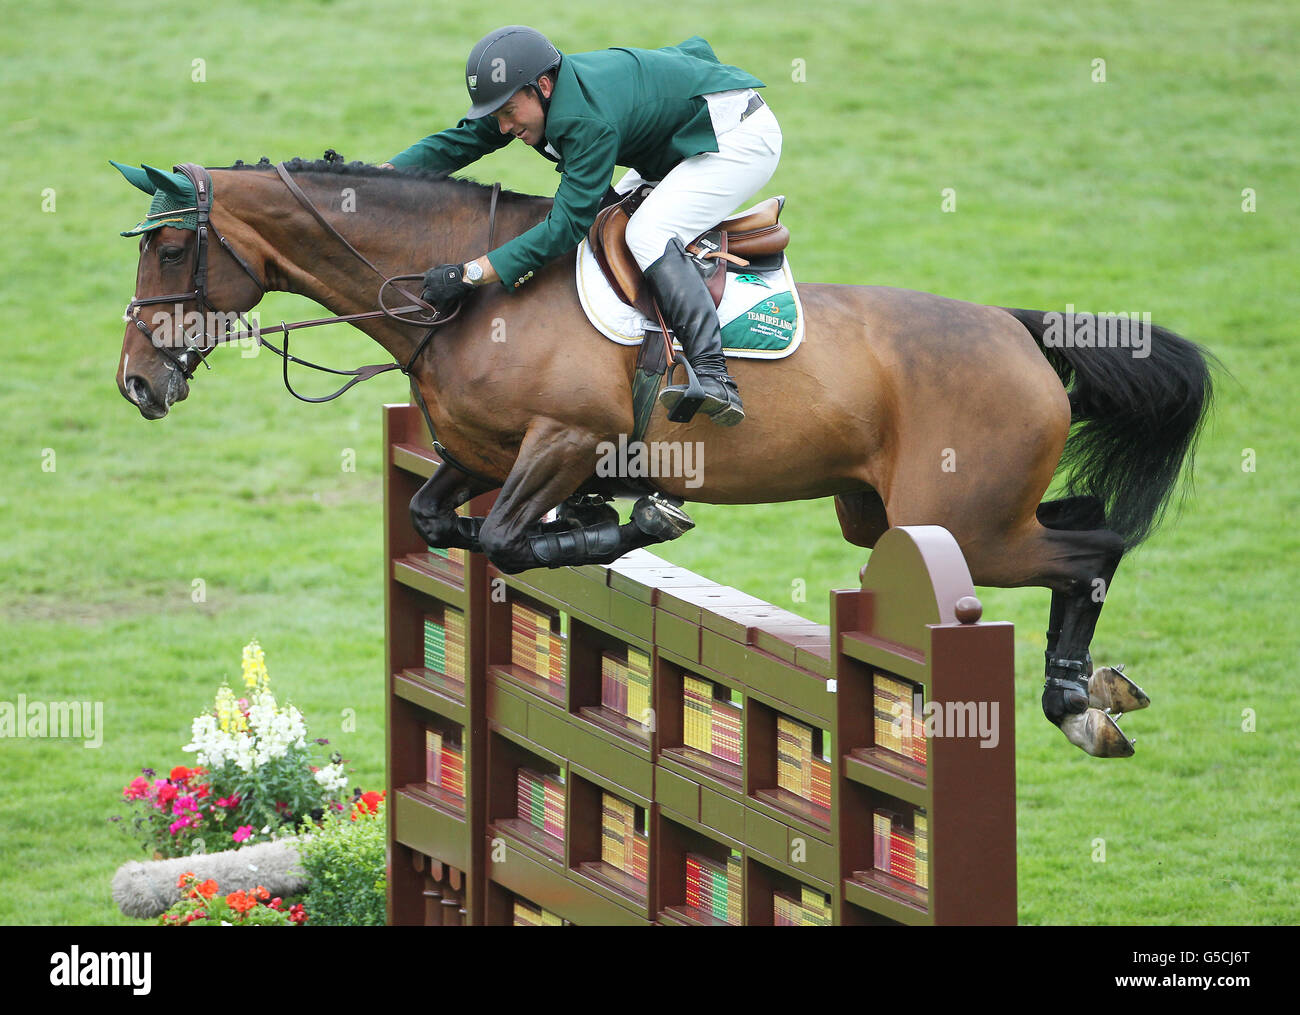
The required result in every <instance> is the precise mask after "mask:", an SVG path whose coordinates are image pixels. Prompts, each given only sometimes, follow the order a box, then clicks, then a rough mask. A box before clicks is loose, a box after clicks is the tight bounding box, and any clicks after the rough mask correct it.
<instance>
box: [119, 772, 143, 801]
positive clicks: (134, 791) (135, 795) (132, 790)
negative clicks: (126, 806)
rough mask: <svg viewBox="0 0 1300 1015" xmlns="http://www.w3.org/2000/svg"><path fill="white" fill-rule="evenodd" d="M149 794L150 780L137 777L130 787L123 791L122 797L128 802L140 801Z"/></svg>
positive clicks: (141, 776) (140, 776)
mask: <svg viewBox="0 0 1300 1015" xmlns="http://www.w3.org/2000/svg"><path fill="white" fill-rule="evenodd" d="M148 792H149V780H148V779H146V778H145V777H144V776H143V775H137V776H136V777H135V778H134V779H132V780H131V783H130V785H128V786H127V787H126V789H124V790H122V795H123V796H124V797H126V798H127V799H128V800H139V799H140V797H142V796H145V795H146V794H148Z"/></svg>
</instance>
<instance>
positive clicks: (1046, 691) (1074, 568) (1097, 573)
mask: <svg viewBox="0 0 1300 1015" xmlns="http://www.w3.org/2000/svg"><path fill="white" fill-rule="evenodd" d="M1037 517H1038V521H1039V522H1040V523H1041V525H1042V526H1043V528H1042V530H1041V532H1042V541H1043V542H1044V543H1045V544H1046V547H1047V549H1048V558H1049V559H1048V561H1047V565H1048V569H1049V573H1048V574H1047V575H1046V578H1047V580H1046V581H1045V582H1044V584H1046V585H1047V586H1048V587H1049V588H1051V590H1052V611H1051V619H1050V620H1049V622H1048V629H1047V652H1046V673H1045V681H1044V688H1043V712H1044V714H1045V715H1046V716H1047V718H1048V719H1050V720H1051V721H1052V722H1054V723H1055V724H1056V725H1057V726H1059V727H1060V728H1061V731H1062V732H1063V733H1064V734H1065V735H1066V737H1067V738H1068V739H1069V740H1070V742H1071V743H1073V744H1075V745H1076V746H1078V747H1081V748H1082V749H1083V750H1085V751H1087V752H1088V753H1089V754H1091V755H1094V756H1096V757H1112V758H1113V757H1129V756H1130V755H1132V753H1133V746H1132V743H1131V742H1130V741H1129V740H1128V739H1127V738H1126V737H1124V735H1123V733H1122V732H1121V731H1120V729H1119V727H1118V726H1117V725H1116V724H1115V722H1114V720H1113V719H1111V718H1110V716H1109V715H1108V714H1107V713H1106V711H1105V709H1107V708H1109V707H1111V706H1113V705H1116V704H1118V703H1121V702H1125V703H1128V704H1129V707H1142V706H1143V705H1145V704H1146V703H1147V699H1146V696H1145V695H1144V694H1142V691H1141V689H1140V688H1138V687H1137V686H1136V685H1135V684H1132V682H1131V681H1128V680H1127V678H1125V677H1124V676H1123V675H1122V674H1120V673H1118V672H1117V671H1114V670H1109V669H1107V670H1105V671H1098V674H1097V676H1096V678H1095V679H1094V678H1093V676H1092V659H1091V656H1090V654H1089V651H1088V647H1089V645H1090V644H1091V643H1092V636H1093V633H1094V632H1095V631H1096V628H1097V621H1098V619H1099V618H1100V616H1101V608H1102V606H1103V604H1104V602H1105V597H1106V592H1107V591H1108V590H1109V588H1110V583H1111V580H1112V579H1113V578H1114V576H1115V569H1116V568H1117V567H1118V566H1119V562H1120V559H1121V558H1122V557H1123V555H1124V544H1123V540H1122V539H1121V538H1120V536H1119V535H1118V534H1116V533H1114V532H1112V531H1110V530H1109V529H1106V528H1104V525H1105V513H1104V510H1103V508H1102V505H1101V503H1100V502H1099V501H1098V500H1097V499H1096V498H1095V497H1072V498H1069V499H1066V500H1057V501H1047V502H1045V503H1043V504H1040V505H1039V507H1038V510H1037ZM1122 685H1127V688H1125V687H1123V686H1122ZM1121 691H1130V692H1131V693H1127V695H1126V696H1124V697H1121ZM1138 702H1140V704H1139V703H1138Z"/></svg>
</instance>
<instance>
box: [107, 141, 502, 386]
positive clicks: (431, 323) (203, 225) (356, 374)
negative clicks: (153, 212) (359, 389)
mask: <svg viewBox="0 0 1300 1015" xmlns="http://www.w3.org/2000/svg"><path fill="white" fill-rule="evenodd" d="M275 170H276V172H277V173H278V174H279V176H280V179H281V180H283V181H284V184H285V186H286V187H288V188H289V191H290V193H292V194H293V196H294V197H295V198H296V199H297V200H298V201H299V203H301V204H302V205H303V206H304V207H305V208H306V209H307V210H308V211H309V212H311V214H312V216H313V217H314V218H315V219H316V221H317V222H319V223H320V225H321V226H322V227H323V228H324V229H325V231H326V232H327V233H329V234H330V235H331V236H332V237H334V239H336V240H338V241H339V242H340V243H342V244H343V246H344V247H346V248H347V249H348V251H349V252H350V253H351V254H352V255H353V256H354V257H356V258H357V259H358V260H360V261H361V262H362V263H363V264H365V265H366V266H367V267H368V268H370V270H371V271H373V272H374V273H375V274H376V275H378V276H379V277H380V278H382V279H383V280H384V281H383V284H382V285H380V287H379V294H378V297H377V302H378V304H379V309H378V310H371V311H367V312H365V313H360V314H344V315H338V316H335V317H322V318H318V319H316V320H311V321H296V322H294V323H293V324H286V323H285V322H284V321H281V322H280V324H279V327H278V330H280V331H283V333H284V348H283V349H278V348H276V347H275V346H274V345H272V344H271V343H270V342H268V341H267V340H266V338H265V336H263V335H262V333H261V329H260V328H255V327H253V326H252V325H251V324H249V322H248V321H247V320H246V319H245V318H244V315H243V314H239V315H238V317H239V321H240V323H241V324H242V325H243V326H244V328H245V329H247V330H245V331H242V332H238V333H233V334H232V333H231V332H229V331H227V333H226V334H225V335H223V336H221V337H219V338H211V337H210V336H209V335H208V332H207V317H208V312H209V311H210V310H212V309H213V308H212V306H211V304H209V303H208V298H207V281H208V235H209V233H211V235H212V236H215V237H216V239H217V242H218V243H220V244H221V246H222V247H224V248H225V250H226V253H228V254H229V255H230V256H231V257H232V258H234V260H235V263H236V264H238V265H239V266H240V267H241V268H243V269H244V273H245V274H246V275H248V277H249V278H251V279H252V280H253V283H254V284H255V285H256V286H257V288H258V291H259V293H260V294H261V295H262V296H264V295H266V293H267V291H268V290H267V287H266V286H265V285H264V284H263V283H262V280H261V279H259V278H258V277H257V275H256V273H255V272H254V271H253V269H252V268H250V267H249V266H248V262H247V261H245V260H244V258H243V257H241V256H240V255H239V252H238V251H237V250H235V248H234V247H232V246H231V245H230V243H229V242H228V241H227V240H226V238H225V237H224V236H222V235H221V231H220V230H219V229H217V227H216V224H215V223H214V222H213V221H212V219H211V211H212V177H211V176H210V175H209V173H208V171H207V170H206V169H205V168H203V167H202V166H198V165H195V164H194V163H192V162H184V163H182V164H181V165H179V166H174V167H173V171H175V172H178V173H183V174H184V175H185V177H186V178H187V179H188V180H189V181H190V183H191V184H193V186H194V194H195V202H194V207H193V208H182V209H179V211H169V212H168V213H167V214H168V215H177V214H188V213H190V212H194V213H195V214H196V216H197V219H198V222H197V251H198V253H197V258H196V260H195V265H194V276H193V286H194V288H193V289H192V290H190V291H189V292H184V293H169V294H168V295H166V296H151V297H148V298H146V299H133V300H132V301H131V302H130V303H128V304H127V305H126V312H125V314H124V315H123V318H122V319H123V320H124V321H126V322H127V323H129V324H134V325H135V326H136V328H138V329H139V330H140V331H141V332H142V333H143V334H144V336H145V337H146V338H148V339H149V342H150V344H152V345H153V347H154V348H155V349H157V350H158V351H159V352H160V353H162V354H163V356H165V357H166V358H167V359H168V360H169V361H171V363H173V364H174V365H175V366H176V368H177V369H178V370H180V372H181V374H182V376H183V377H184V378H185V379H186V380H187V381H188V380H190V379H191V378H192V377H193V376H194V371H195V369H196V368H197V367H198V365H199V364H200V363H202V364H203V365H204V366H205V367H207V368H208V369H209V370H211V369H212V366H211V364H209V363H208V362H207V358H208V354H209V353H211V352H212V350H213V349H215V348H216V347H217V346H218V345H219V344H221V342H223V341H224V342H233V341H238V340H240V339H244V338H253V339H255V340H256V341H257V343H258V344H259V345H262V346H265V347H266V348H268V349H270V350H271V351H272V352H273V353H275V354H276V355H277V356H279V357H280V358H281V360H283V362H284V386H285V388H287V389H288V391H289V394H291V395H293V397H294V398H297V399H299V400H300V401H303V402H329V401H332V400H333V399H335V398H338V397H339V395H341V394H343V393H344V392H345V391H347V390H348V389H349V388H351V387H352V386H353V385H354V384H357V383H358V382H360V381H364V380H369V379H370V378H371V377H374V376H376V375H377V374H381V373H386V372H387V371H389V370H401V371H402V373H404V374H409V373H410V372H411V368H412V367H413V366H415V363H416V361H417V360H418V359H419V358H420V355H421V354H422V353H423V352H424V350H425V349H426V348H427V347H428V345H429V342H430V340H431V339H432V338H433V334H434V331H435V330H436V329H437V328H438V327H439V326H441V325H443V324H446V323H447V322H448V321H450V320H451V319H452V318H454V317H455V316H456V315H457V314H458V313H460V307H456V308H455V309H454V310H452V311H451V313H449V314H446V315H442V314H439V313H438V311H437V310H435V309H434V308H433V307H432V306H430V305H429V304H428V303H426V302H425V301H424V300H422V299H420V298H418V297H416V296H413V295H412V294H411V293H409V292H407V291H406V290H404V289H401V288H400V287H398V286H395V283H397V282H409V281H413V280H415V279H421V278H423V275H421V274H414V275H391V276H386V275H385V274H384V273H383V272H382V271H380V270H379V269H378V268H376V267H375V266H374V265H373V264H372V263H371V262H370V260H369V259H368V258H367V257H366V256H365V255H364V254H362V253H361V252H360V251H359V250H357V249H356V248H355V247H354V246H352V244H351V243H349V242H348V241H347V239H346V238H344V237H343V235H342V234H340V233H339V231H338V230H337V229H335V228H334V227H333V226H332V225H330V224H329V222H328V221H327V220H326V219H325V217H324V216H323V215H322V214H321V213H320V211H319V210H318V209H317V208H316V206H315V205H314V204H312V202H311V200H310V198H308V197H307V195H306V194H305V193H303V191H302V188H301V187H299V186H298V185H297V184H296V183H295V182H294V181H293V178H292V177H291V176H290V175H289V171H288V169H287V168H286V167H285V165H284V163H283V162H281V163H279V164H278V165H276V167H275ZM500 192H501V185H500V184H499V183H498V184H493V186H492V204H491V209H490V211H489V214H488V249H491V247H492V239H493V235H494V233H495V232H496V212H497V197H498V195H499V194H500ZM390 285H393V286H394V287H395V288H397V289H398V291H399V292H400V293H402V295H404V296H406V297H407V298H408V299H411V300H414V302H413V303H410V304H407V305H405V306H400V307H389V306H387V305H386V304H385V303H384V292H385V290H386V289H387V288H388V287H389V286H390ZM260 298H261V296H259V299H260ZM189 300H194V301H196V303H197V304H198V307H199V314H200V320H201V321H202V322H203V324H202V327H203V335H202V340H203V343H204V344H202V345H199V344H195V345H189V344H185V345H184V348H183V349H182V350H181V351H180V353H179V354H178V353H173V352H172V351H171V350H170V349H169V348H167V343H166V342H163V341H161V340H160V339H159V338H158V337H157V336H156V335H155V334H154V331H153V329H152V328H150V327H149V325H147V324H146V323H145V322H144V321H143V320H142V319H141V318H140V315H139V313H138V308H140V307H147V306H155V305H157V304H160V303H177V304H178V303H185V302H187V301H189ZM410 314H418V315H419V316H418V317H410V316H404V315H410ZM377 317H388V318H390V319H392V320H394V321H397V322H398V323H399V324H405V325H408V326H412V327H418V328H425V329H427V332H426V334H425V335H424V337H423V338H422V339H421V340H420V342H419V343H418V344H417V345H416V347H415V351H414V352H413V353H412V354H411V357H410V359H408V360H407V362H406V363H405V364H403V363H400V362H398V363H376V364H371V365H369V366H363V367H358V368H357V369H355V370H335V369H332V368H331V367H323V366H320V365H319V364H317V363H312V362H310V361H309V360H304V359H299V358H298V357H297V356H293V355H290V353H289V332H291V331H295V330H297V329H298V328H314V327H318V326H320V325H323V324H340V323H344V322H347V323H351V322H354V321H363V320H372V319H374V318H377ZM173 332H174V334H180V336H181V341H182V343H184V334H183V331H180V330H178V329H175V328H174V329H173ZM290 362H293V363H297V364H300V365H301V366H305V367H308V368H310V369H312V370H319V371H322V372H324V373H331V374H338V375H340V376H348V377H351V378H352V379H351V380H349V381H348V382H347V383H346V384H344V385H343V387H341V388H339V390H338V391H335V392H334V393H333V394H331V395H326V396H325V397H323V398H309V397H307V396H305V395H301V394H299V393H298V392H296V391H294V390H293V386H292V385H291V384H290V383H289V364H290Z"/></svg>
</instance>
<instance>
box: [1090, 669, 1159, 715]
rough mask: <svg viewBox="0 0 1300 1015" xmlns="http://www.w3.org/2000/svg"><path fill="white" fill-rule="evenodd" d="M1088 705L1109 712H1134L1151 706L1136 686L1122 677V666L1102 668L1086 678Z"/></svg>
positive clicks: (1144, 694) (1148, 699) (1143, 692)
mask: <svg viewBox="0 0 1300 1015" xmlns="http://www.w3.org/2000/svg"><path fill="white" fill-rule="evenodd" d="M1088 704H1089V705H1091V706H1092V707H1093V708H1100V709H1103V710H1106V711H1110V712H1116V713H1120V714H1123V713H1124V712H1136V711H1137V710H1138V709H1140V708H1146V707H1147V706H1148V705H1150V704H1151V699H1150V698H1148V697H1147V696H1146V692H1145V691H1143V690H1142V688H1140V687H1138V685H1137V684H1135V683H1133V681H1131V680H1129V678H1128V677H1126V676H1124V667H1123V666H1103V667H1102V668H1101V669H1099V670H1097V671H1096V672H1095V673H1093V675H1092V676H1091V677H1089V678H1088Z"/></svg>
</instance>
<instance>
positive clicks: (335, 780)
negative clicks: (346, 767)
mask: <svg viewBox="0 0 1300 1015" xmlns="http://www.w3.org/2000/svg"><path fill="white" fill-rule="evenodd" d="M316 781H317V782H318V783H320V785H321V788H322V789H324V790H325V792H327V793H330V794H335V793H339V792H341V791H342V790H344V789H346V788H347V785H348V777H347V773H345V772H344V771H343V766H342V765H339V764H334V765H326V766H325V767H324V768H321V769H318V770H317V772H316Z"/></svg>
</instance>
